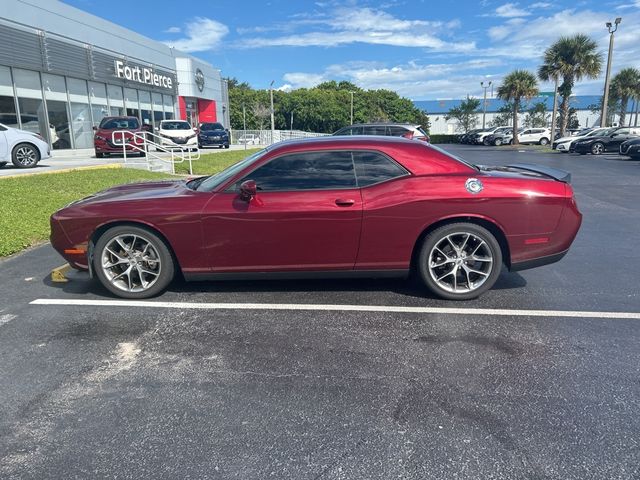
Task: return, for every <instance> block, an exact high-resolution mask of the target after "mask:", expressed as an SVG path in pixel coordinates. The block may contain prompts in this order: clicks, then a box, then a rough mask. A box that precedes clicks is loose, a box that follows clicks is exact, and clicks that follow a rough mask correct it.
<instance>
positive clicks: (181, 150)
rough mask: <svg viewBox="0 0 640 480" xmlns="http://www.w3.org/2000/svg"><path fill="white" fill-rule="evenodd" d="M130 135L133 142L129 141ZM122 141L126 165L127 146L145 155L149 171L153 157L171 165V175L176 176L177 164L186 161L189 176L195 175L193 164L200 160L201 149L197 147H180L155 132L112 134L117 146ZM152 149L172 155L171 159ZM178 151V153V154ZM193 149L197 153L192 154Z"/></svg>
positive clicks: (117, 132)
mask: <svg viewBox="0 0 640 480" xmlns="http://www.w3.org/2000/svg"><path fill="white" fill-rule="evenodd" d="M125 134H126V135H128V136H129V138H130V139H131V140H129V141H127V137H126V136H125ZM118 136H119V138H120V139H121V144H122V155H123V157H124V161H125V163H126V162H127V145H128V146H129V147H130V148H131V149H132V150H133V151H135V152H139V153H144V154H145V157H146V163H147V169H149V170H150V169H151V165H150V163H149V157H152V158H154V159H156V160H159V161H161V162H165V163H170V164H171V173H172V174H175V173H176V169H175V164H176V163H183V162H184V161H185V160H186V161H188V162H189V174H190V175H193V164H192V163H191V162H192V161H193V160H199V159H200V148H199V147H198V146H197V145H196V146H193V145H191V146H186V145H180V144H177V143H175V142H173V141H172V140H171V139H170V138H167V137H162V136H160V135H157V134H155V133H153V132H146V131H145V132H131V131H129V130H115V131H113V132H112V133H111V140H112V142H113V143H114V144H115V145H117V144H118V143H119V142H118V141H116V139H117V138H118ZM149 137H154V138H155V139H160V141H159V142H154V141H151V140H149ZM163 140H165V141H166V140H169V141H170V142H171V144H170V145H168V146H167V145H163V144H162V143H163ZM150 147H155V148H156V149H158V150H160V151H162V152H165V153H167V152H168V153H169V154H170V155H171V159H170V160H169V159H167V158H165V157H162V156H160V155H158V153H156V152H151V149H150ZM176 149H177V150H178V152H176ZM192 149H194V150H195V152H192ZM185 154H186V155H185Z"/></svg>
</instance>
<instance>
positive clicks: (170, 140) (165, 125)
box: [156, 120, 198, 150]
mask: <svg viewBox="0 0 640 480" xmlns="http://www.w3.org/2000/svg"><path fill="white" fill-rule="evenodd" d="M156 133H157V134H158V135H159V136H160V139H159V142H158V143H159V144H160V145H161V146H162V149H163V150H165V149H166V150H172V149H180V150H187V149H191V148H193V149H194V150H195V149H197V148H198V134H197V133H196V131H195V130H194V129H193V128H191V125H189V122H185V121H184V120H162V121H161V122H160V125H158V127H157V128H156Z"/></svg>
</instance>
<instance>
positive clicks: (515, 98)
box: [498, 70, 538, 145]
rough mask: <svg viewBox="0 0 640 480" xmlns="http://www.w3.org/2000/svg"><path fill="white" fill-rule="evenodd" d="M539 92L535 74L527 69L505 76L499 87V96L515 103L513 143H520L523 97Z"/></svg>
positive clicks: (526, 97) (527, 97) (532, 95)
mask: <svg viewBox="0 0 640 480" xmlns="http://www.w3.org/2000/svg"><path fill="white" fill-rule="evenodd" d="M537 94H538V81H537V80H536V77H535V75H533V74H532V73H531V72H528V71H526V70H514V71H513V72H511V73H510V74H509V75H507V76H506V77H504V80H503V81H502V85H500V86H499V87H498V97H499V98H501V99H503V100H505V101H507V102H512V104H513V144H514V145H517V144H518V110H519V109H520V104H521V103H522V99H530V98H532V97H534V96H536V95H537Z"/></svg>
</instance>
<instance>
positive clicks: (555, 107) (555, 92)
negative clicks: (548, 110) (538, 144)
mask: <svg viewBox="0 0 640 480" xmlns="http://www.w3.org/2000/svg"><path fill="white" fill-rule="evenodd" d="M553 80H554V87H553V113H552V114H551V142H550V143H551V145H553V141H554V140H555V139H556V117H557V116H558V76H557V75H556V77H555V78H554V79H553Z"/></svg>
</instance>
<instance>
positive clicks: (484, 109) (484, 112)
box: [480, 82, 491, 130]
mask: <svg viewBox="0 0 640 480" xmlns="http://www.w3.org/2000/svg"><path fill="white" fill-rule="evenodd" d="M480 86H481V87H482V89H483V90H484V100H483V101H482V129H483V130H484V125H485V119H486V116H487V90H488V89H489V87H491V82H489V83H488V84H487V85H486V86H485V84H484V82H480Z"/></svg>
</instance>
